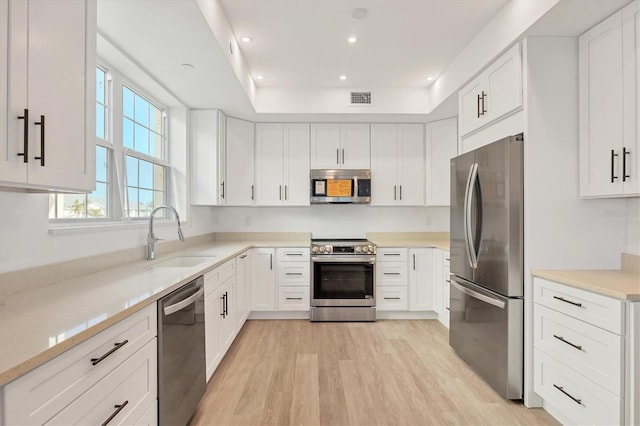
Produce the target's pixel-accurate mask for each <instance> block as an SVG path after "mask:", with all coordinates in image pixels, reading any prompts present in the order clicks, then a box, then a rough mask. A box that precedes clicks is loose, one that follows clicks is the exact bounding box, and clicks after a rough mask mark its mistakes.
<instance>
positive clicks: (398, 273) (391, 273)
mask: <svg viewBox="0 0 640 426" xmlns="http://www.w3.org/2000/svg"><path fill="white" fill-rule="evenodd" d="M382 274H383V275H401V274H400V272H383V273H382Z"/></svg>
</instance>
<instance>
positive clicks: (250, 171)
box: [224, 117, 255, 206]
mask: <svg viewBox="0 0 640 426" xmlns="http://www.w3.org/2000/svg"><path fill="white" fill-rule="evenodd" d="M253 132H254V128H253V123H251V122H249V121H244V120H239V119H237V118H231V117H227V128H226V133H227V141H226V144H225V146H226V160H227V161H226V180H225V182H224V183H225V186H224V197H225V204H226V205H227V206H250V205H253V204H254V201H253V199H252V198H253V197H252V196H253V195H254V193H255V187H254V165H255V151H254V141H253V136H254V134H253Z"/></svg>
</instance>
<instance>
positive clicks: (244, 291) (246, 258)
mask: <svg viewBox="0 0 640 426" xmlns="http://www.w3.org/2000/svg"><path fill="white" fill-rule="evenodd" d="M235 302H236V306H235V307H236V323H237V328H238V330H239V329H241V328H242V326H243V325H244V322H245V321H246V320H247V317H248V316H249V313H250V312H251V256H250V251H249V250H247V251H246V252H244V253H242V254H241V255H239V256H236V297H235Z"/></svg>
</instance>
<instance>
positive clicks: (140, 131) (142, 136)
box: [134, 123, 149, 154]
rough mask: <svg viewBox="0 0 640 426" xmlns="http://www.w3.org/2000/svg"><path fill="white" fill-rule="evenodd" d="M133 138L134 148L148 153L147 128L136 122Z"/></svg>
mask: <svg viewBox="0 0 640 426" xmlns="http://www.w3.org/2000/svg"><path fill="white" fill-rule="evenodd" d="M134 139H135V143H134V149H135V150H136V151H140V152H142V153H143V154H149V130H147V128H146V127H142V126H141V125H139V124H137V123H136V127H135V136H134Z"/></svg>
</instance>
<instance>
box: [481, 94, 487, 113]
mask: <svg viewBox="0 0 640 426" xmlns="http://www.w3.org/2000/svg"><path fill="white" fill-rule="evenodd" d="M486 100H487V94H486V93H484V90H483V91H482V111H480V115H485V114H486V113H487V106H486V105H485V104H484V101H486Z"/></svg>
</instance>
